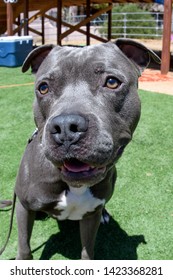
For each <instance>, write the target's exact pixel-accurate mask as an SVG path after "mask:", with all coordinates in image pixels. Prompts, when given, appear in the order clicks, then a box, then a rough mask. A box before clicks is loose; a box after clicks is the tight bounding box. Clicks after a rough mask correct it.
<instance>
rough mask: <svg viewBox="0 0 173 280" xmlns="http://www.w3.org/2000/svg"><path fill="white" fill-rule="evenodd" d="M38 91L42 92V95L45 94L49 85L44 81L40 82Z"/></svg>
mask: <svg viewBox="0 0 173 280" xmlns="http://www.w3.org/2000/svg"><path fill="white" fill-rule="evenodd" d="M38 90H39V92H40V93H41V94H42V95H45V94H47V93H48V91H49V87H48V85H47V84H46V83H42V84H41V85H40V86H39V88H38Z"/></svg>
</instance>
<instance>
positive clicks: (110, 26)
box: [107, 3, 113, 41]
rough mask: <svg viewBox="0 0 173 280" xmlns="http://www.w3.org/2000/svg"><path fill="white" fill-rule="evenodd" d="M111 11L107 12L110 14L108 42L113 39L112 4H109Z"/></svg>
mask: <svg viewBox="0 0 173 280" xmlns="http://www.w3.org/2000/svg"><path fill="white" fill-rule="evenodd" d="M109 7H110V10H109V11H108V12H107V14H108V41H110V40H111V37H112V7H113V6H112V3H109Z"/></svg>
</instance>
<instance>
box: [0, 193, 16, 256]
mask: <svg viewBox="0 0 173 280" xmlns="http://www.w3.org/2000/svg"><path fill="white" fill-rule="evenodd" d="M15 204H16V193H14V195H13V202H12V210H11V218H10V225H9V231H8V235H7V239H6V242H5V244H4V246H3V247H2V248H1V249H0V255H2V253H3V252H4V250H5V248H6V246H7V244H8V241H9V239H10V235H11V231H12V226H13V217H14V210H15Z"/></svg>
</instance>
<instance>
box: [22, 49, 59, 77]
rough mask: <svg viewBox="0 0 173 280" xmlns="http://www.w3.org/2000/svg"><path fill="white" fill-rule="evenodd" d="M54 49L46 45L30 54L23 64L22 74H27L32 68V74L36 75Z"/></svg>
mask: <svg viewBox="0 0 173 280" xmlns="http://www.w3.org/2000/svg"><path fill="white" fill-rule="evenodd" d="M53 48H54V45H44V46H41V47H38V48H36V49H34V50H33V51H32V52H30V53H29V55H28V56H27V57H26V59H25V61H24V63H23V66H22V72H23V73H24V72H26V71H27V70H28V69H29V67H30V66H31V69H32V73H36V72H37V70H38V68H39V67H40V65H41V63H42V62H43V60H44V59H45V57H46V56H47V55H48V54H49V52H50V51H51V50H52V49H53Z"/></svg>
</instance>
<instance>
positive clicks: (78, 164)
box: [59, 159, 106, 180]
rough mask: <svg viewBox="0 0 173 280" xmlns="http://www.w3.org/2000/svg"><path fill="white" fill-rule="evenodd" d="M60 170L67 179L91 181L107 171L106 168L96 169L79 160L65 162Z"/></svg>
mask: <svg viewBox="0 0 173 280" xmlns="http://www.w3.org/2000/svg"><path fill="white" fill-rule="evenodd" d="M59 169H60V171H61V173H62V175H63V176H64V177H65V178H69V179H71V180H73V179H77V180H82V179H90V178H91V177H93V176H94V177H95V176H98V175H100V174H103V173H105V171H106V167H105V166H102V167H96V166H93V165H90V164H88V163H85V162H82V161H80V160H78V159H70V160H65V161H64V163H63V165H62V166H61V167H59Z"/></svg>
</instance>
